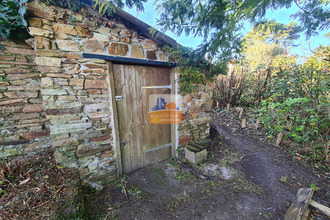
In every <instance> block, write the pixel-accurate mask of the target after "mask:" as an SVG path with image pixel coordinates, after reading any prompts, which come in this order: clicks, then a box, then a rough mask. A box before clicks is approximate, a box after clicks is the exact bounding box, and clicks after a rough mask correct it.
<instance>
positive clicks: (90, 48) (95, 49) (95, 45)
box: [82, 39, 104, 53]
mask: <svg viewBox="0 0 330 220" xmlns="http://www.w3.org/2000/svg"><path fill="white" fill-rule="evenodd" d="M82 45H83V46H84V47H83V49H84V51H85V52H90V53H103V49H104V45H103V44H101V43H100V42H99V41H98V40H96V39H90V40H85V41H83V42H82Z"/></svg>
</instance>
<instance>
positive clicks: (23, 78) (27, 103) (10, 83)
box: [0, 39, 51, 159]
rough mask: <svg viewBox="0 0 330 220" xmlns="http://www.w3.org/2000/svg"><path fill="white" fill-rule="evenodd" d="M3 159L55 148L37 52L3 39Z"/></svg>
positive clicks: (0, 146) (0, 140) (0, 100)
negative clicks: (43, 97)
mask: <svg viewBox="0 0 330 220" xmlns="http://www.w3.org/2000/svg"><path fill="white" fill-rule="evenodd" d="M0 44H1V45H2V46H4V48H5V49H4V50H1V51H0V127H1V129H0V159H7V158H8V157H12V156H18V155H21V154H26V153H30V152H36V151H41V150H44V149H48V148H50V147H51V142H50V136H49V135H50V133H49V125H50V124H49V121H48V119H47V118H46V116H45V112H44V106H43V103H42V98H41V94H40V90H41V74H40V72H39V71H38V68H37V66H36V64H35V62H34V60H35V51H34V50H33V48H31V46H29V45H28V44H25V43H14V42H12V41H5V40H4V39H0Z"/></svg>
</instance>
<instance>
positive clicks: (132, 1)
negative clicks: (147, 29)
mask: <svg viewBox="0 0 330 220" xmlns="http://www.w3.org/2000/svg"><path fill="white" fill-rule="evenodd" d="M145 2H147V0H126V1H125V2H124V1H122V0H112V1H108V0H93V7H94V9H98V11H99V13H100V14H101V15H104V14H107V15H111V14H112V13H113V12H114V11H115V8H116V7H118V8H123V7H124V6H126V7H128V8H133V7H134V6H135V7H136V9H137V10H138V11H143V10H144V7H143V3H145Z"/></svg>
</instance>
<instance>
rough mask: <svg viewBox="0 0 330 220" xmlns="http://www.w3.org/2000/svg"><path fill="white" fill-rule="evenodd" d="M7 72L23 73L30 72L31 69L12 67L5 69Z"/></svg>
mask: <svg viewBox="0 0 330 220" xmlns="http://www.w3.org/2000/svg"><path fill="white" fill-rule="evenodd" d="M5 71H6V73H7V74H11V73H13V74H22V73H28V72H30V70H29V69H21V68H10V69H6V70H5Z"/></svg>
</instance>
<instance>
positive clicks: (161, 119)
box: [149, 98, 182, 124]
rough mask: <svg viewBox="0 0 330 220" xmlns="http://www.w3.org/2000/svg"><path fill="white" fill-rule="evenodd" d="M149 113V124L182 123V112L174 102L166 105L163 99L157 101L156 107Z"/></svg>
mask: <svg viewBox="0 0 330 220" xmlns="http://www.w3.org/2000/svg"><path fill="white" fill-rule="evenodd" d="M152 110H153V111H152V112H149V123H151V124H179V123H181V122H182V111H181V110H178V108H177V107H176V104H175V103H174V102H170V103H166V102H165V101H164V99H163V98H159V99H157V105H156V106H155V107H153V108H152Z"/></svg>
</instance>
